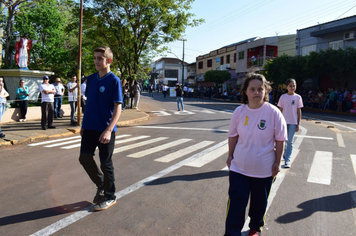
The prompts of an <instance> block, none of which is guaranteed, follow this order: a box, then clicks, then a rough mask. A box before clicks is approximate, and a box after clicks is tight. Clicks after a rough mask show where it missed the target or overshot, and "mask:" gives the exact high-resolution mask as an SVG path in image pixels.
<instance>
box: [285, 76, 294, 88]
mask: <svg viewBox="0 0 356 236" xmlns="http://www.w3.org/2000/svg"><path fill="white" fill-rule="evenodd" d="M292 82H294V83H295V84H297V81H295V79H293V78H290V79H287V80H286V83H285V84H286V86H288V84H290V83H292Z"/></svg>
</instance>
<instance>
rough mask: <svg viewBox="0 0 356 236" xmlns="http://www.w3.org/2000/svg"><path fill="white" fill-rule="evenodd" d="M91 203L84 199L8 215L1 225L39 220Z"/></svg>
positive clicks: (81, 208)
mask: <svg viewBox="0 0 356 236" xmlns="http://www.w3.org/2000/svg"><path fill="white" fill-rule="evenodd" d="M90 205H92V204H91V203H90V202H86V201H82V202H78V203H73V204H68V205H63V206H57V207H53V208H48V209H43V210H38V211H32V212H26V213H22V214H17V215H12V216H6V217H2V218H0V226H4V225H10V224H17V223H21V222H26V221H32V220H38V219H43V218H48V217H52V216H57V215H62V214H67V213H72V212H76V211H81V210H83V209H85V208H87V207H89V206H90Z"/></svg>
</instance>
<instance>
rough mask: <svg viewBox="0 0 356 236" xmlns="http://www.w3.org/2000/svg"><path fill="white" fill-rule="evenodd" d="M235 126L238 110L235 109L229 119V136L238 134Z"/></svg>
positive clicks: (236, 124)
mask: <svg viewBox="0 0 356 236" xmlns="http://www.w3.org/2000/svg"><path fill="white" fill-rule="evenodd" d="M237 126H238V112H237V109H236V110H235V111H234V113H232V117H231V120H230V127H229V137H236V136H237V135H239V132H238V131H237Z"/></svg>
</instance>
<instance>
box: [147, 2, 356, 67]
mask: <svg viewBox="0 0 356 236" xmlns="http://www.w3.org/2000/svg"><path fill="white" fill-rule="evenodd" d="M189 12H191V13H193V14H195V17H194V18H197V19H199V18H202V19H205V23H203V24H201V25H199V26H198V27H194V28H187V29H186V32H185V34H184V36H183V38H184V39H186V41H185V42H184V44H185V47H184V48H185V50H184V61H185V62H188V63H193V62H195V61H196V57H198V56H199V55H205V54H207V53H209V52H210V51H213V50H216V49H219V48H221V47H224V46H227V45H230V44H233V43H236V42H239V41H242V40H245V39H248V38H252V37H257V36H259V37H262V38H263V37H271V36H276V35H288V34H296V30H297V29H303V28H307V27H310V26H313V25H317V24H322V23H325V22H330V21H334V20H337V19H342V18H345V17H349V16H353V15H356V1H355V0H254V1H253V0H249V1H242V0H220V1H216V0H195V2H194V3H193V4H192V9H190V10H189ZM166 46H168V48H169V49H170V51H171V52H172V53H168V52H167V53H165V54H163V55H161V56H159V57H156V58H154V60H157V59H159V58H160V57H164V56H166V57H177V58H179V59H182V56H183V42H182V41H177V42H173V43H169V44H167V45H166Z"/></svg>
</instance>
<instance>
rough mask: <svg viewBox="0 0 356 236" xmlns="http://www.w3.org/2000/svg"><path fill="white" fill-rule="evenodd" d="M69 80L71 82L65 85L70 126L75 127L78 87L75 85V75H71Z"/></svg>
mask: <svg viewBox="0 0 356 236" xmlns="http://www.w3.org/2000/svg"><path fill="white" fill-rule="evenodd" d="M70 80H71V81H70V82H69V83H68V84H67V87H68V101H69V105H70V124H71V125H73V126H75V125H77V121H76V119H75V111H76V109H77V101H78V87H79V85H78V84H77V76H76V75H72V77H71V78H70Z"/></svg>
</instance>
